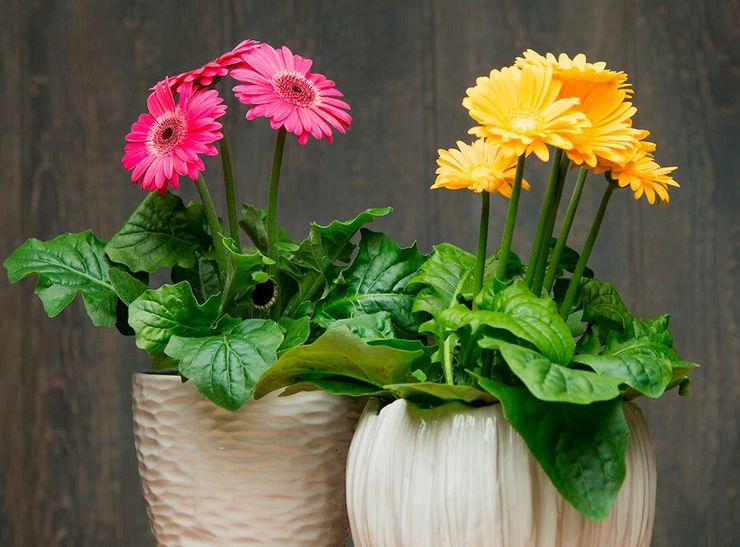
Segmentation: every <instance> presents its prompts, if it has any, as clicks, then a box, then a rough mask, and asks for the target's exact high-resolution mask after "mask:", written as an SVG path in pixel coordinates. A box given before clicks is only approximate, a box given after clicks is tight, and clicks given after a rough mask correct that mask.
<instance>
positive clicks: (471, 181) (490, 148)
mask: <svg viewBox="0 0 740 547" xmlns="http://www.w3.org/2000/svg"><path fill="white" fill-rule="evenodd" d="M437 152H438V154H439V158H437V165H439V167H438V168H437V171H436V173H437V180H436V181H435V182H434V184H433V185H432V188H448V189H450V190H460V189H464V188H467V189H469V190H473V191H474V192H478V193H480V192H483V191H485V192H489V193H494V192H498V193H499V194H502V195H504V196H506V197H507V198H508V197H511V187H512V184H513V183H514V175H515V174H516V163H517V157H516V156H515V155H513V154H509V153H507V152H506V150H505V149H502V148H500V147H498V146H496V145H495V144H493V143H491V142H487V141H486V140H485V139H478V140H477V141H475V142H474V143H473V144H466V143H464V142H462V141H457V148H450V149H449V150H445V149H443V148H440V149H439V150H438V151H437ZM522 188H524V189H525V190H529V183H527V181H525V180H522Z"/></svg>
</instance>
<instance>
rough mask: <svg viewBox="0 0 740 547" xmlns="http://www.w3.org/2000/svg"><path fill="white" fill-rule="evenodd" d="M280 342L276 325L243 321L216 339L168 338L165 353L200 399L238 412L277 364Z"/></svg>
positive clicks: (213, 337)
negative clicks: (175, 361) (266, 374)
mask: <svg viewBox="0 0 740 547" xmlns="http://www.w3.org/2000/svg"><path fill="white" fill-rule="evenodd" d="M282 341H283V333H282V329H281V328H280V327H279V326H278V325H277V323H275V322H273V321H269V320H264V319H246V320H245V321H242V322H241V323H240V324H239V325H237V326H236V327H234V329H233V330H231V331H229V332H224V333H221V334H219V335H216V336H206V337H201V338H187V337H183V336H177V335H175V336H172V338H170V341H169V343H168V344H167V348H166V349H165V353H166V354H167V355H169V356H170V357H172V358H174V359H178V360H179V361H180V364H179V367H178V368H179V370H180V373H181V374H182V375H183V376H185V377H186V378H188V379H190V380H191V381H192V382H193V383H194V384H195V385H196V387H197V388H198V391H199V392H200V394H201V395H203V397H205V398H206V399H208V400H210V401H212V402H214V403H216V404H217V405H219V406H220V407H223V408H225V409H226V410H238V409H239V408H240V407H241V406H242V405H243V404H244V403H245V402H247V401H248V400H249V399H250V398H251V397H252V394H253V393H254V386H255V385H256V383H257V380H258V379H259V377H260V375H261V374H262V373H263V372H264V371H266V370H267V369H268V368H270V365H272V364H273V363H274V362H275V361H276V360H277V349H278V347H279V346H280V343H281V342H282Z"/></svg>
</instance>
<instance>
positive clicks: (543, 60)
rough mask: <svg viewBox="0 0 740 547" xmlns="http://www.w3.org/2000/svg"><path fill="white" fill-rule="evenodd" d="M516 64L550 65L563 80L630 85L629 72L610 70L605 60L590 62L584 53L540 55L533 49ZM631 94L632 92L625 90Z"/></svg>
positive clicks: (522, 66) (619, 85) (524, 54)
mask: <svg viewBox="0 0 740 547" xmlns="http://www.w3.org/2000/svg"><path fill="white" fill-rule="evenodd" d="M515 66H517V67H519V68H524V67H527V66H541V67H550V68H552V69H553V70H554V72H555V77H556V78H557V79H560V80H563V81H571V82H574V81H579V82H582V83H594V84H605V83H611V84H615V85H616V86H617V87H620V88H624V87H629V84H627V83H626V82H627V74H626V73H624V72H621V71H615V70H608V69H607V68H606V63H605V62H604V61H598V62H596V63H589V62H587V61H586V56H585V55H584V54H583V53H579V54H577V55H576V56H575V57H573V58H572V59H571V58H570V57H568V55H566V54H565V53H561V54H560V55H558V56H557V58H556V57H555V55H553V54H552V53H547V54H546V55H544V56H543V55H540V54H539V53H537V52H536V51H534V50H533V49H528V50H527V51H525V52H524V53H522V57H517V58H516V63H515ZM625 91H626V93H627V94H628V95H629V94H630V93H631V92H630V91H629V90H625Z"/></svg>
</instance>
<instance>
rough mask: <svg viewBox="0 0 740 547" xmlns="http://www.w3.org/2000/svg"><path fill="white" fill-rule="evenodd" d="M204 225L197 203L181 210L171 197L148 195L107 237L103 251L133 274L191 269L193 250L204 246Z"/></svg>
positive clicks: (178, 203)
mask: <svg viewBox="0 0 740 547" xmlns="http://www.w3.org/2000/svg"><path fill="white" fill-rule="evenodd" d="M204 222H205V213H204V212H203V206H202V205H201V204H200V202H197V201H194V202H192V203H190V204H189V205H188V206H187V207H185V205H184V204H183V202H182V200H181V199H180V197H179V196H176V195H175V194H172V193H169V192H168V193H166V194H163V195H160V194H159V193H157V192H152V193H150V194H149V195H148V196H147V197H146V198H144V201H142V202H141V204H139V206H138V207H137V208H136V209H135V210H134V212H133V213H131V216H130V217H129V218H128V220H126V222H124V224H123V226H121V228H120V229H119V230H118V232H116V234H115V235H114V236H113V237H112V238H111V240H110V241H109V242H108V244H107V245H106V246H105V252H106V254H107V255H108V256H109V257H110V259H111V260H112V261H113V262H118V263H119V264H125V265H126V266H128V267H129V269H131V271H133V272H140V271H145V272H150V273H151V272H154V271H156V270H158V269H159V268H167V267H172V266H181V267H183V268H191V267H193V265H194V264H195V261H196V250H197V249H199V248H201V247H203V246H205V247H207V246H208V242H209V238H208V236H207V234H206V232H205V230H204V229H203V223H204Z"/></svg>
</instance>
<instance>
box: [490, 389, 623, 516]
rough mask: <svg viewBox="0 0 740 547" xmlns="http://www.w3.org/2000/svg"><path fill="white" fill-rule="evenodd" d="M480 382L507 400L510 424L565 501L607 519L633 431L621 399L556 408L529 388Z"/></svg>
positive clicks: (507, 416) (506, 411)
mask: <svg viewBox="0 0 740 547" xmlns="http://www.w3.org/2000/svg"><path fill="white" fill-rule="evenodd" d="M478 381H479V384H480V386H481V387H482V388H483V389H485V390H486V391H488V392H489V393H490V394H491V395H493V396H494V397H496V398H497V399H499V400H500V401H501V403H502V405H503V408H504V416H506V419H507V421H508V422H509V423H510V424H511V426H512V427H513V428H514V429H515V430H516V431H517V432H518V433H519V434H520V435H521V436H522V438H523V439H524V441H525V442H526V443H527V446H528V447H529V450H530V452H531V453H532V455H533V456H534V457H535V458H536V459H537V461H538V462H539V464H540V465H541V466H542V469H543V470H544V471H545V473H546V474H547V476H548V477H550V480H551V481H552V483H553V485H554V486H555V488H556V489H557V490H558V492H560V494H561V495H562V496H563V498H565V499H566V500H567V501H568V502H569V503H570V504H571V505H572V506H573V507H575V508H576V509H577V510H578V511H580V512H581V513H582V514H583V515H585V516H586V517H588V518H590V519H592V520H597V519H602V518H605V517H606V516H607V515H608V514H609V511H610V509H611V507H612V505H613V504H614V500H615V499H616V497H617V494H618V493H619V488H620V487H621V486H622V482H623V481H624V476H625V472H626V465H625V455H626V452H627V444H628V441H629V428H628V427H627V422H626V420H625V419H624V414H623V412H622V402H621V400H619V399H614V400H612V401H604V402H600V403H593V404H590V405H585V406H584V405H574V404H569V403H550V402H544V401H540V400H539V399H537V398H536V397H534V396H533V395H532V394H531V393H529V391H528V390H527V389H526V388H523V387H511V386H507V385H504V384H500V383H498V382H494V381H492V380H488V379H485V378H480V379H479V380H478Z"/></svg>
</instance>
